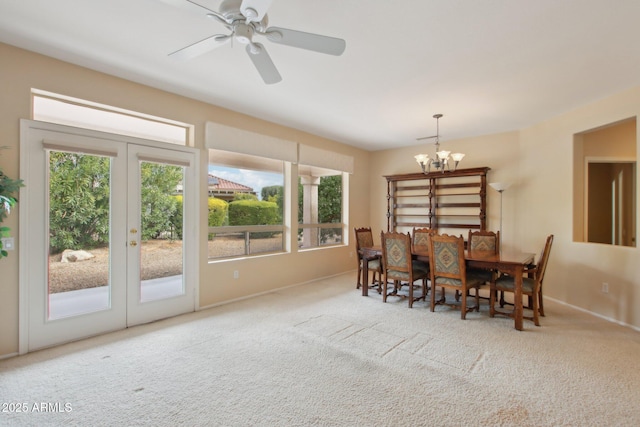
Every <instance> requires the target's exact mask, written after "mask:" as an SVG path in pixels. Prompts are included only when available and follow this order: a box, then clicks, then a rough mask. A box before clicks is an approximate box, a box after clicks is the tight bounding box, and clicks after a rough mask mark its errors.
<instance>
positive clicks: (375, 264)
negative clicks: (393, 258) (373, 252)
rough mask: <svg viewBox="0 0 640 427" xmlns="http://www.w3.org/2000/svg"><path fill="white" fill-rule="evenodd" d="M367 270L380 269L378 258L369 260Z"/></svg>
mask: <svg viewBox="0 0 640 427" xmlns="http://www.w3.org/2000/svg"><path fill="white" fill-rule="evenodd" d="M369 270H380V259H379V258H376V259H372V260H369Z"/></svg>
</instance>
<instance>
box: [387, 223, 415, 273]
mask: <svg viewBox="0 0 640 427" xmlns="http://www.w3.org/2000/svg"><path fill="white" fill-rule="evenodd" d="M380 238H381V240H382V265H383V266H384V268H385V269H386V270H396V271H404V272H410V271H411V236H410V235H409V233H407V234H404V233H396V232H387V233H385V232H381V233H380Z"/></svg>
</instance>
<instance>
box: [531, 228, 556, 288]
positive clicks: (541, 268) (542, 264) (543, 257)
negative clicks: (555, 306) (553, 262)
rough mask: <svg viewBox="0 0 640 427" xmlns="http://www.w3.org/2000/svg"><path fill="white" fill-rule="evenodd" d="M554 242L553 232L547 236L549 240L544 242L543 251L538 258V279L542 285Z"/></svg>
mask: <svg viewBox="0 0 640 427" xmlns="http://www.w3.org/2000/svg"><path fill="white" fill-rule="evenodd" d="M552 244H553V234H550V235H549V236H547V240H546V242H545V244H544V248H543V249H542V253H541V254H540V259H539V260H538V266H537V267H536V276H535V277H536V281H537V282H538V283H539V285H540V286H542V281H543V280H544V273H545V272H546V271H547V262H548V261H549V254H550V253H551V245H552Z"/></svg>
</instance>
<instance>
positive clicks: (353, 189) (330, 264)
mask: <svg viewBox="0 0 640 427" xmlns="http://www.w3.org/2000/svg"><path fill="white" fill-rule="evenodd" d="M0 57H1V58H2V67H0V94H1V95H0V146H9V147H10V149H8V150H2V152H1V153H0V165H1V166H2V168H3V170H4V171H5V172H6V173H7V174H8V175H10V176H13V177H17V176H18V174H19V170H18V164H19V139H20V135H19V122H20V119H29V118H31V104H30V91H31V89H32V88H37V89H41V90H46V91H50V92H55V93H60V94H64V95H67V96H72V97H77V98H81V99H86V100H90V101H93V102H98V103H103V104H107V105H112V106H116V107H120V108H124V109H128V110H134V111H138V112H142V113H146V114H150V115H154V116H159V117H165V118H168V119H172V120H177V121H181V122H186V123H192V124H193V125H195V146H196V148H202V147H204V128H205V123H206V122H207V121H213V122H219V123H223V124H226V125H230V126H235V127H239V128H243V129H246V130H250V131H252V132H258V133H263V134H266V135H270V136H273V137H277V138H283V139H287V140H292V141H296V142H299V143H302V144H306V145H311V146H318V147H322V148H323V149H329V150H334V151H336V152H339V153H342V154H346V155H350V156H354V159H355V173H354V174H353V175H351V176H350V188H349V193H350V198H351V199H350V206H351V210H350V218H349V221H350V223H351V224H366V223H368V221H369V217H368V212H367V206H368V201H367V194H368V192H369V182H368V175H369V168H368V164H369V153H367V152H365V151H362V150H358V149H355V148H353V147H350V146H347V145H344V144H340V143H339V142H336V141H331V140H327V139H323V138H320V137H317V136H314V135H310V134H307V133H304V132H300V131H297V130H294V129H290V128H287V127H283V126H279V125H275V124H273V123H269V122H265V121H261V120H257V119H255V118H252V117H249V116H246V115H243V114H240V113H236V112H232V111H229V110H226V109H223V108H220V107H216V106H213V105H210V104H206V103H202V102H198V101H195V100H192V99H189V98H185V97H181V96H177V95H174V94H171V93H168V92H164V91H161V90H157V89H153V88H150V87H147V86H144V85H140V84H137V83H133V82H130V81H126V80H122V79H119V78H116V77H112V76H108V75H105V74H101V73H98V72H95V71H92V70H89V69H86V68H81V67H78V66H75V65H71V64H68V63H65V62H61V61H57V60H54V59H51V58H48V57H46V56H42V55H38V54H34V53H31V52H27V51H25V50H21V49H17V48H14V47H11V46H8V45H5V44H0ZM203 154H204V153H203ZM201 159H202V165H201V166H202V170H206V161H207V156H206V155H202V156H201ZM201 188H202V189H203V197H202V203H201V205H200V209H201V212H202V215H201V224H200V226H201V230H202V233H201V235H202V239H201V242H200V248H201V253H202V254H206V250H205V248H206V231H205V230H206V218H207V215H206V209H207V208H206V197H205V194H206V176H205V174H203V176H202V181H201ZM18 210H19V205H18V208H17V209H16V210H14V211H12V213H11V215H10V217H9V219H8V221H7V223H6V225H8V226H10V227H11V228H12V234H13V235H14V236H16V237H17V235H18V229H19V227H22V226H28V224H19V223H18V213H19V211H18ZM3 225H5V224H3ZM350 237H351V236H350V235H349V238H350ZM350 240H351V239H350ZM19 245H20V242H19V241H18V239H16V249H17V248H18V247H19ZM353 250H354V246H353V243H352V242H350V245H349V247H341V248H331V249H329V248H326V249H318V250H312V251H307V252H295V251H294V252H293V253H291V254H285V255H277V256H265V257H257V258H251V259H247V260H242V261H240V260H236V261H225V262H216V263H208V262H207V260H206V259H205V258H204V257H203V256H201V261H200V286H199V294H200V297H199V303H200V306H201V307H206V306H210V305H214V304H218V303H221V302H224V301H228V300H230V299H236V298H242V297H245V296H249V295H253V294H257V293H260V292H265V291H269V290H272V289H277V288H281V287H285V286H289V285H294V284H298V283H303V282H307V281H310V280H313V279H316V278H318V277H324V276H330V275H334V274H338V273H341V272H344V271H348V270H353V269H355V266H356V263H355V259H354V258H353V257H352V253H353ZM18 263H19V259H18V250H16V251H14V252H12V253H11V254H10V255H9V257H8V258H4V259H2V260H0V357H1V356H2V355H8V354H12V353H15V352H17V351H18V279H19V278H18V265H19V264H18ZM234 270H238V271H239V272H240V277H239V279H233V271H234Z"/></svg>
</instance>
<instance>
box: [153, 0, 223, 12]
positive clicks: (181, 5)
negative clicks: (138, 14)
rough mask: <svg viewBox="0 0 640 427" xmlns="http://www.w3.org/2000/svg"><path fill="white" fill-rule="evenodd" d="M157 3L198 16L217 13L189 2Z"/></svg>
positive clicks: (168, 0)
mask: <svg viewBox="0 0 640 427" xmlns="http://www.w3.org/2000/svg"><path fill="white" fill-rule="evenodd" d="M159 1H161V2H162V3H166V4H168V5H171V6H174V7H177V8H180V9H183V10H187V11H189V12H192V13H196V14H198V15H206V14H207V13H209V12H214V13H217V12H215V11H213V10H211V9H209V8H207V7H205V6H201V5H199V4H198V3H195V2H193V1H190V0H159Z"/></svg>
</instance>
